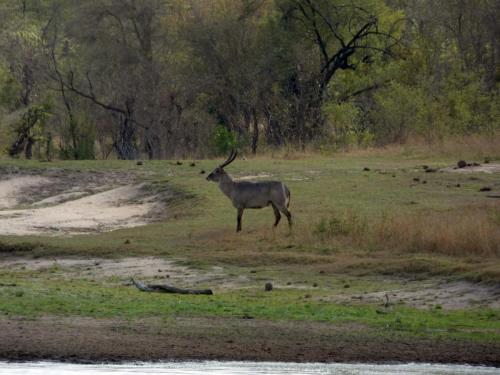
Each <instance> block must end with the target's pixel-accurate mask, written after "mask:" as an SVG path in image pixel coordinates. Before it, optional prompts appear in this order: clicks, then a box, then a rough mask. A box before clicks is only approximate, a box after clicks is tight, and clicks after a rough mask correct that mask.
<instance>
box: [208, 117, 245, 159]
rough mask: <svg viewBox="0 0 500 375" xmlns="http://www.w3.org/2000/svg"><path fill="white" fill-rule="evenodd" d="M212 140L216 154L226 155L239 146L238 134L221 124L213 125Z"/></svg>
mask: <svg viewBox="0 0 500 375" xmlns="http://www.w3.org/2000/svg"><path fill="white" fill-rule="evenodd" d="M213 140H214V147H215V152H216V153H217V154H218V155H226V154H228V153H229V152H230V151H231V150H234V149H236V148H238V146H239V144H238V135H237V134H236V133H235V132H232V131H231V130H229V129H228V128H226V127H225V126H224V125H222V124H219V125H217V126H216V127H215V130H214V135H213Z"/></svg>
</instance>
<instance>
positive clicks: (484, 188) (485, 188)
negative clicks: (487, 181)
mask: <svg viewBox="0 0 500 375" xmlns="http://www.w3.org/2000/svg"><path fill="white" fill-rule="evenodd" d="M479 191H491V188H490V187H489V186H484V187H482V188H481V189H479Z"/></svg>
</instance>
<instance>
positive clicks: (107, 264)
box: [0, 257, 231, 287]
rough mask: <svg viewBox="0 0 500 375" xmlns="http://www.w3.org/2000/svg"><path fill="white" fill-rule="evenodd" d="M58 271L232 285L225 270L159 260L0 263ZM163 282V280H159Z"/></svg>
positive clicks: (99, 277) (1, 265) (100, 277)
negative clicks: (219, 282)
mask: <svg viewBox="0 0 500 375" xmlns="http://www.w3.org/2000/svg"><path fill="white" fill-rule="evenodd" d="M54 267H57V269H59V270H61V271H62V272H64V273H66V274H68V275H71V277H77V278H91V279H92V280H104V279H108V278H110V277H117V278H119V279H121V280H128V279H129V278H131V277H134V278H137V279H139V280H156V279H164V280H165V281H163V280H162V281H161V282H164V283H172V284H173V285H176V286H193V285H196V284H200V283H208V282H213V283H216V282H217V281H220V280H224V287H227V286H228V285H229V286H231V282H230V279H231V277H230V276H228V275H227V274H226V273H225V272H224V270H223V268H222V267H216V266H214V267H210V268H209V269H204V270H194V269H191V268H188V267H185V266H182V265H179V264H177V263H176V262H174V261H170V260H166V259H162V258H156V257H141V258H133V257H128V258H121V259H101V258H87V259H75V258H58V259H43V258H40V259H26V258H17V259H16V258H14V259H13V258H8V259H3V260H0V270H1V269H2V268H4V269H7V268H8V269H13V270H16V269H26V270H44V269H52V268H54ZM159 282H160V281H159Z"/></svg>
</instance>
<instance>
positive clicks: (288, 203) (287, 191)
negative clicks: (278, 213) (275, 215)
mask: <svg viewBox="0 0 500 375" xmlns="http://www.w3.org/2000/svg"><path fill="white" fill-rule="evenodd" d="M285 193H286V208H288V207H290V190H288V188H287V187H286V185H285Z"/></svg>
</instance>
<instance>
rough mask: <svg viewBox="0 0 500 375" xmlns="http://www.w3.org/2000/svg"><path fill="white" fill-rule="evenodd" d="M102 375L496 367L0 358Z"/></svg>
mask: <svg viewBox="0 0 500 375" xmlns="http://www.w3.org/2000/svg"><path fill="white" fill-rule="evenodd" d="M75 373H77V374H79V375H106V374H113V375H116V374H133V375H149V374H179V375H230V374H231V375H259V374H268V375H288V374H297V375H302V374H303V375H310V374H335V375H372V374H375V375H377V374H384V375H424V374H425V375H469V374H470V375H492V374H500V368H493V367H484V366H468V365H435V364H421V363H419V364H414V363H409V364H398V365H374V364H343V363H329V364H323V363H278V362H217V361H205V362H160V363H126V364H119V365H111V364H93V365H81V364H71V363H57V362H27V363H9V362H0V374H2V375H70V374H71V375H72V374H75Z"/></svg>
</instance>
